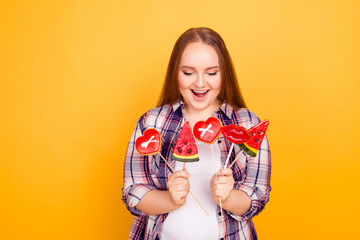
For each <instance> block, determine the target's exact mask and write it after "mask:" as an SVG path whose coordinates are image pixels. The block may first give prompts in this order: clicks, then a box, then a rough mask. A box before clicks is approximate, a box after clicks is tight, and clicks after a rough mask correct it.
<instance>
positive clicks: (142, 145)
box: [135, 128, 161, 155]
mask: <svg viewBox="0 0 360 240" xmlns="http://www.w3.org/2000/svg"><path fill="white" fill-rule="evenodd" d="M160 140H161V137H160V133H159V132H158V131H157V130H156V129H154V128H150V129H146V130H145V132H144V135H143V136H141V137H138V138H137V139H136V141H135V147H136V150H137V151H138V152H139V153H141V154H143V155H154V154H157V153H158V152H159V150H160V146H161V141H160Z"/></svg>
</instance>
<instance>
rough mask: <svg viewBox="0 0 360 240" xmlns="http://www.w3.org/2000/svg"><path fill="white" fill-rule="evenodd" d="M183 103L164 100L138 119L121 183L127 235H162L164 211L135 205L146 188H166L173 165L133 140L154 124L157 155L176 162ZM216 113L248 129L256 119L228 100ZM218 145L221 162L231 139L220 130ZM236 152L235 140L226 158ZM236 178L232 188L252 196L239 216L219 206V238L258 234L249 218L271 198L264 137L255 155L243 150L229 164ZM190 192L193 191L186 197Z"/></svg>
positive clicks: (147, 190) (255, 237) (144, 236)
mask: <svg viewBox="0 0 360 240" xmlns="http://www.w3.org/2000/svg"><path fill="white" fill-rule="evenodd" d="M183 108H184V103H183V102H181V101H178V102H176V103H175V104H173V105H164V106H161V107H157V108H153V109H151V110H150V111H148V112H147V113H145V114H144V115H143V116H141V117H140V118H139V120H138V121H137V124H136V127H135V130H134V132H133V134H132V136H131V139H130V141H129V144H128V148H127V152H126V157H125V164H124V185H123V188H122V191H123V195H122V200H123V201H124V203H125V204H126V207H127V209H128V210H129V211H130V212H131V213H132V214H133V215H134V221H133V224H132V226H131V230H130V235H129V239H139V240H140V239H160V230H161V226H162V224H163V222H164V221H165V219H166V217H167V215H168V214H161V215H146V214H144V213H142V212H140V211H139V210H137V209H136V205H137V204H138V203H139V201H140V200H141V198H142V197H143V196H144V195H145V194H146V193H147V192H149V191H151V190H154V189H158V190H167V185H166V183H167V180H168V177H169V175H170V174H171V172H172V171H171V169H170V168H169V167H168V166H167V165H166V163H165V161H163V160H162V159H161V157H160V156H159V154H156V155H150V156H144V155H141V154H139V153H138V152H137V151H136V149H135V140H136V139H137V138H138V137H139V136H142V135H143V133H144V131H145V130H146V129H148V128H155V129H157V130H158V131H159V132H160V135H161V138H162V139H161V140H162V142H161V149H160V151H161V154H162V155H163V156H164V157H165V158H166V159H167V160H168V162H169V164H170V165H172V167H173V168H174V166H175V161H174V160H172V159H171V154H172V150H173V148H174V146H175V144H176V140H177V138H178V135H179V134H180V131H181V129H182V126H183V124H184V122H185V118H184V115H183ZM214 116H215V117H217V118H219V119H220V121H221V122H222V124H223V125H224V126H226V125H229V124H237V125H239V126H243V127H245V128H246V129H249V128H251V127H252V126H254V125H255V124H257V123H259V122H260V120H259V118H258V117H257V116H256V115H255V114H253V113H252V112H250V111H249V110H247V109H245V108H242V109H239V110H237V111H235V110H234V109H233V108H232V107H231V106H230V105H229V104H227V103H223V104H222V105H221V107H220V108H219V109H218V110H217V111H215V114H214ZM217 144H219V145H220V149H221V162H222V165H224V163H225V161H226V157H227V155H228V152H229V149H230V146H231V143H230V142H229V141H227V140H226V139H225V138H224V137H223V136H222V135H220V136H219V139H218V141H217ZM239 152H240V148H239V147H238V146H236V145H235V147H234V151H232V154H231V157H230V162H229V165H230V164H231V162H232V161H233V160H234V159H235V156H236V155H237V154H238V153H239ZM232 170H233V177H234V180H235V184H234V189H239V190H242V191H244V192H245V193H246V194H247V195H248V196H249V197H250V198H251V200H252V205H251V209H250V210H249V211H248V212H247V213H245V214H244V215H242V216H238V215H235V214H232V213H231V212H227V211H224V212H225V214H224V222H225V224H222V219H221V215H220V208H219V207H218V213H219V214H218V217H217V220H218V223H219V232H220V236H219V239H226V240H234V239H235V240H237V239H247V240H251V239H257V236H256V231H255V228H254V224H253V222H252V220H251V219H252V217H254V216H255V215H257V214H259V213H260V211H262V210H263V208H264V207H265V204H266V203H267V202H268V201H269V192H270V189H271V187H270V172H271V161H270V149H269V144H268V141H267V138H266V137H265V138H264V140H263V142H262V144H261V147H260V149H259V152H258V154H257V156H256V157H250V156H248V155H247V154H242V155H241V156H240V157H239V158H238V159H237V162H236V163H235V164H234V166H233V167H232ZM188 197H191V196H188Z"/></svg>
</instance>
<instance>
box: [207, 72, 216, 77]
mask: <svg viewBox="0 0 360 240" xmlns="http://www.w3.org/2000/svg"><path fill="white" fill-rule="evenodd" d="M217 73H218V72H210V73H208V75H210V76H215V75H216V74H217Z"/></svg>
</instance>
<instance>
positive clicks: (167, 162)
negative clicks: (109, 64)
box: [159, 152, 209, 216]
mask: <svg viewBox="0 0 360 240" xmlns="http://www.w3.org/2000/svg"><path fill="white" fill-rule="evenodd" d="M159 155H160V157H161V158H162V159H163V160H164V161H165V162H166V164H167V165H168V166H169V168H170V169H171V170H172V171H173V172H175V170H174V169H173V168H172V167H171V166H170V164H169V163H168V161H166V159H165V158H164V157H163V155H161V153H160V152H159ZM184 168H185V162H184ZM189 193H190V194H191V196H193V198H194V199H195V201H196V202H197V203H198V204H199V206H200V207H201V208H202V210H204V212H205V213H206V215H208V216H209V214H208V212H207V211H206V210H205V208H204V207H203V206H202V205H201V203H200V202H199V200H197V198H196V197H195V196H194V194H192V192H191V191H190V190H189Z"/></svg>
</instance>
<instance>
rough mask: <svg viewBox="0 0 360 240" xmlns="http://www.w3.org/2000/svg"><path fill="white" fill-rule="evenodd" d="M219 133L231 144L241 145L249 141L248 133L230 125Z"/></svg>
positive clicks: (244, 129) (241, 128)
mask: <svg viewBox="0 0 360 240" xmlns="http://www.w3.org/2000/svg"><path fill="white" fill-rule="evenodd" d="M221 133H222V135H224V137H225V138H226V139H227V140H229V141H230V142H232V143H235V144H241V143H244V142H247V141H249V140H250V139H251V135H250V133H248V131H247V130H246V128H244V127H240V126H237V125H235V124H230V125H227V126H224V127H222V128H221Z"/></svg>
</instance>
